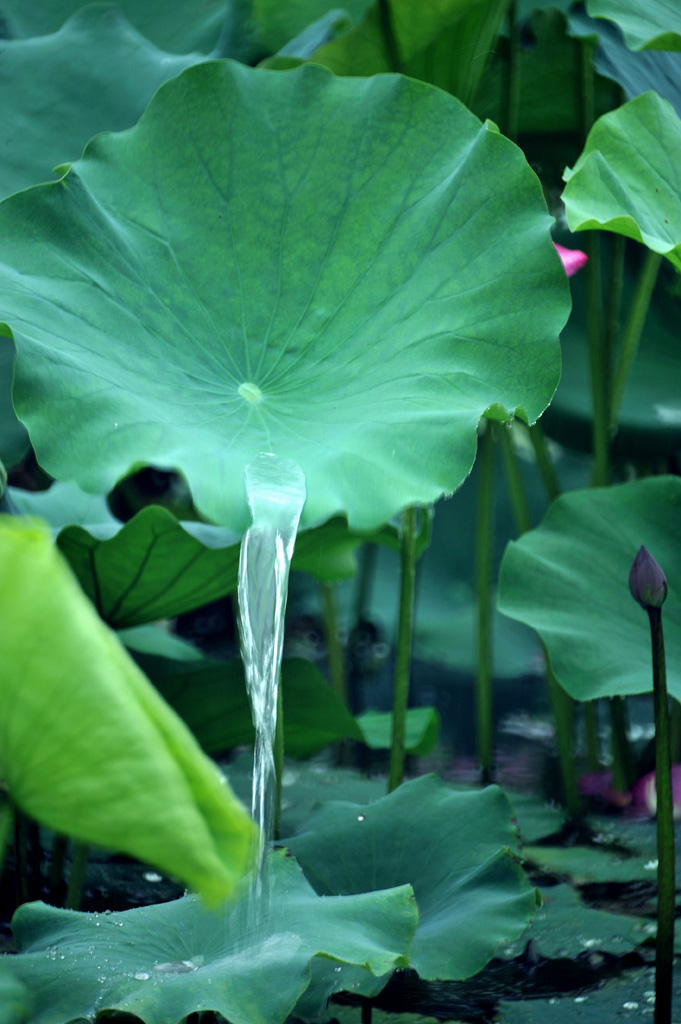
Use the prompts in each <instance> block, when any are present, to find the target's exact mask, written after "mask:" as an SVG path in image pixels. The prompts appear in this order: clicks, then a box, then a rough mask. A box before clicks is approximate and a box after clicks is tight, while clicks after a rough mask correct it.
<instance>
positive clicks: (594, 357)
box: [584, 232, 611, 487]
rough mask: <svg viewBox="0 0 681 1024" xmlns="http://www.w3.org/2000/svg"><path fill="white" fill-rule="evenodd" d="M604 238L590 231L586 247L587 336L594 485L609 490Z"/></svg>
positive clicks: (608, 410) (608, 388) (608, 384)
mask: <svg viewBox="0 0 681 1024" xmlns="http://www.w3.org/2000/svg"><path fill="white" fill-rule="evenodd" d="M600 242H601V240H600V236H599V235H598V234H597V233H594V232H589V233H588V235H587V237H586V239H585V241H584V248H585V249H586V252H587V255H588V257H589V260H588V263H587V265H586V268H585V273H586V333H587V341H588V345H589V365H590V370H591V401H592V405H593V428H592V429H593V434H592V437H593V457H594V467H593V473H592V478H591V483H592V486H594V487H607V486H608V484H609V483H610V377H611V372H610V370H611V368H610V351H609V347H608V339H607V336H606V332H605V330H604V325H603V313H602V304H603V291H602V286H601V245H600Z"/></svg>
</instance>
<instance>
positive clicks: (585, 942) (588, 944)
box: [582, 939, 598, 949]
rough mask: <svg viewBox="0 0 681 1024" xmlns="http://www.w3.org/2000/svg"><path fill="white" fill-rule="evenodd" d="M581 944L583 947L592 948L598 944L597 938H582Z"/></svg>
mask: <svg viewBox="0 0 681 1024" xmlns="http://www.w3.org/2000/svg"><path fill="white" fill-rule="evenodd" d="M582 945H583V946H584V949H593V948H594V946H597V945H598V939H582Z"/></svg>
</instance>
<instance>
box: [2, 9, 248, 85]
mask: <svg viewBox="0 0 681 1024" xmlns="http://www.w3.org/2000/svg"><path fill="white" fill-rule="evenodd" d="M83 6H84V5H83V3H82V0H0V17H2V19H3V21H4V23H5V28H6V30H7V33H8V35H10V36H13V37H18V38H26V37H31V36H46V35H49V34H50V33H53V32H57V31H58V30H59V29H61V27H62V26H63V25H64V23H65V22H66V21H67V19H69V18H70V17H71V16H72V15H73V14H75V13H76V12H77V11H80V8H81V7H83ZM104 6H105V5H103V4H102V5H99V4H98V5H97V7H99V9H100V11H102V10H103V9H104ZM106 6H108V7H109V6H110V8H112V7H113V6H114V5H108V4H107V5H106ZM115 7H116V8H120V10H121V11H122V12H123V14H124V15H125V17H126V18H128V19H129V20H130V22H131V23H132V24H133V25H134V26H135V28H136V30H137V32H139V33H141V35H143V36H145V37H146V39H149V40H151V42H152V43H153V44H154V45H155V46H158V47H159V48H160V49H162V50H169V51H170V52H171V53H190V52H191V51H192V50H199V51H201V52H202V53H209V52H210V51H211V50H212V49H213V48H214V47H215V45H216V44H217V42H218V39H219V36H220V32H221V29H222V28H223V23H224V21H225V18H226V17H228V16H229V15H231V14H232V8H234V7H235V0H217V2H216V0H173V3H172V4H169V3H168V2H167V0H116V4H115ZM82 16H83V15H81V14H79V15H78V17H82ZM84 16H85V17H86V18H87V17H95V18H96V17H97V13H96V8H95V6H94V5H92V9H91V13H90V12H84ZM105 16H106V14H105ZM140 44H142V40H140ZM78 59H79V60H83V59H85V60H88V57H87V55H86V54H80V55H79V58H78ZM75 70H76V73H77V69H75ZM70 71H71V73H72V74H73V72H74V68H71V69H70ZM36 73H37V74H39V73H40V72H39V69H36ZM174 73H175V72H171V74H174ZM119 77H120V79H121V84H122V86H123V88H124V89H125V88H127V85H126V84H125V83H124V82H123V79H125V77H126V75H125V73H123V74H120V75H119ZM165 77H167V76H164V78H165ZM59 84H60V90H61V88H63V86H64V83H63V82H60V83H59ZM89 99H90V101H92V100H94V101H95V102H96V101H97V97H96V96H94V95H92V94H91V95H90V96H89Z"/></svg>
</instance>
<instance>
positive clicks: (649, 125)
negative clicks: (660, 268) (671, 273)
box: [563, 92, 681, 270]
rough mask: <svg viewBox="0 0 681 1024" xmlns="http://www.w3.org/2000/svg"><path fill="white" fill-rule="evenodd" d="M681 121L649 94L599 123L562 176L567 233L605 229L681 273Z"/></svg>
mask: <svg viewBox="0 0 681 1024" xmlns="http://www.w3.org/2000/svg"><path fill="white" fill-rule="evenodd" d="M679 168H681V121H680V120H679V118H678V116H677V114H676V112H675V111H674V108H673V107H672V106H671V104H670V103H667V101H666V100H663V99H660V97H659V96H658V95H657V93H655V92H646V93H643V95H642V96H637V97H636V99H633V100H630V101H629V102H628V103H625V104H624V105H623V106H621V107H619V108H618V109H617V110H614V111H612V112H611V113H609V114H604V115H603V117H601V118H599V119H598V121H596V123H595V125H594V126H593V128H592V129H591V131H590V132H589V135H588V137H587V140H586V145H585V147H584V149H583V151H582V154H581V156H580V157H579V159H578V161H577V163H576V164H575V166H574V167H573V168H572V170H570V169H568V170H566V171H565V175H564V177H565V180H566V181H567V185H566V186H565V189H564V190H563V201H564V203H565V212H566V215H567V221H568V225H569V226H570V230H571V231H582V230H586V229H589V228H605V229H607V230H608V231H614V232H616V233H617V234H620V235H625V236H626V237H627V238H634V239H636V241H638V242H643V244H644V245H647V246H648V248H649V249H652V250H653V252H659V253H661V254H662V255H663V256H666V257H667V259H669V260H670V261H671V263H672V264H673V265H674V266H675V267H676V269H677V270H681V171H680V170H679Z"/></svg>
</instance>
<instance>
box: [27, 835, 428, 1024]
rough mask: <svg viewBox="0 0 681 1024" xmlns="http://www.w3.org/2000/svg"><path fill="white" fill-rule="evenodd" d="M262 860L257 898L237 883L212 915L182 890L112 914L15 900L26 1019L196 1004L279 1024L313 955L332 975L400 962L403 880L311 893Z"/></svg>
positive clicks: (185, 1009) (170, 1010) (171, 1011)
mask: <svg viewBox="0 0 681 1024" xmlns="http://www.w3.org/2000/svg"><path fill="white" fill-rule="evenodd" d="M268 868H269V884H270V886H271V898H270V899H267V900H265V901H263V903H262V904H261V906H260V907H256V906H254V905H253V904H251V903H250V901H249V894H248V891H247V890H246V892H242V893H241V894H240V896H239V898H238V899H237V900H236V901H235V902H234V903H232V904H230V906H229V908H228V909H227V911H226V912H225V913H219V914H218V913H213V912H211V911H208V910H206V909H205V908H204V907H203V906H202V905H201V903H200V902H199V901H198V900H197V899H196V898H193V897H185V898H183V899H179V900H174V901H173V902H170V903H162V904H157V905H155V906H150V907H142V908H139V909H135V910H128V911H123V912H119V913H113V914H79V913H74V912H73V911H65V910H57V909H56V908H54V907H49V906H46V905H45V904H41V903H31V904H25V905H24V906H23V907H21V908H20V909H19V911H17V913H16V914H15V916H14V919H13V922H12V927H13V931H14V934H15V937H16V941H17V945H18V947H19V951H20V952H19V956H17V957H16V958H15V959H14V960H13V965H14V966H15V971H16V974H17V976H18V977H19V979H20V980H22V981H23V982H24V983H25V984H26V985H27V986H28V987H29V990H30V991H32V992H33V994H34V999H35V1004H36V1006H35V1015H34V1017H33V1018H32V1024H65V1022H67V1021H71V1020H73V1019H75V1018H80V1017H87V1018H88V1019H91V1018H92V1017H93V1016H94V1014H95V1012H102V1011H105V1010H106V1011H113V1010H116V1011H121V1012H125V1013H133V1014H136V1015H137V1016H138V1017H140V1018H141V1019H142V1020H143V1021H145V1024H176V1022H179V1021H181V1020H183V1019H184V1018H185V1017H186V1016H187V1015H188V1014H190V1013H194V1012H196V1011H201V1010H213V1011H215V1012H217V1013H221V1014H222V1015H223V1017H225V1018H226V1019H227V1020H229V1021H231V1022H232V1024H278V1022H280V1021H283V1020H284V1019H285V1018H286V1017H287V1016H288V1014H289V1013H290V1012H291V1011H292V1009H293V1007H294V1005H295V1003H296V1001H297V999H298V998H299V997H300V996H301V995H302V994H303V992H305V990H306V989H307V987H308V985H309V984H310V962H311V960H312V959H313V958H314V957H317V956H321V957H324V958H325V960H326V965H327V974H328V973H329V972H330V974H331V976H332V977H333V975H334V973H335V968H337V967H338V966H339V965H340V964H354V965H357V966H359V967H363V968H364V969H365V971H369V972H371V973H372V974H374V975H376V976H381V975H382V976H384V980H385V981H387V980H388V978H387V976H388V975H389V974H390V973H391V972H392V970H393V969H394V967H395V966H397V965H399V966H404V965H406V962H407V961H406V957H405V953H406V951H407V949H408V947H409V943H410V941H411V939H412V936H413V934H414V928H415V926H416V920H417V911H416V904H415V902H414V896H413V893H412V890H411V889H410V887H409V886H408V885H404V886H400V887H399V888H396V889H392V890H391V891H389V892H372V893H367V894H365V895H362V896H339V897H336V898H335V899H321V898H320V897H319V896H317V895H316V894H315V893H314V891H313V890H312V889H311V887H310V886H309V884H308V883H307V882H306V880H305V878H304V876H303V874H302V872H301V870H300V868H299V866H298V865H297V864H296V863H295V861H294V860H293V859H292V858H290V857H288V856H287V855H286V854H285V852H284V851H283V850H279V851H275V852H274V853H272V854H270V857H269V862H268ZM256 915H257V920H256V923H255V926H254V917H256ZM339 974H341V975H342V972H339ZM339 981H340V979H339ZM338 987H340V984H339V985H337V986H336V989H337V988H338ZM318 1009H321V1007H318Z"/></svg>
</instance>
